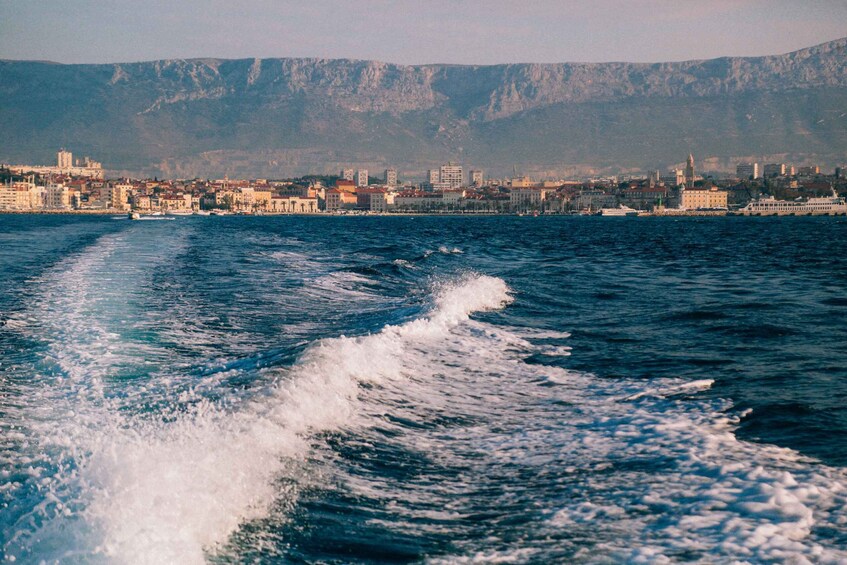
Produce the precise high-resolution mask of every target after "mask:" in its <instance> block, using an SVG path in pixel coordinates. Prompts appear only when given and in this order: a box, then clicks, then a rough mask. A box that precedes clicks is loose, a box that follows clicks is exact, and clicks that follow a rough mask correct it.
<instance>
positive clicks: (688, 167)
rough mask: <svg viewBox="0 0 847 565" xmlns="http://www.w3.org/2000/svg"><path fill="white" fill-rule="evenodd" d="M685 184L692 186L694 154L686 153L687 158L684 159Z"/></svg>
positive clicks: (688, 186)
mask: <svg viewBox="0 0 847 565" xmlns="http://www.w3.org/2000/svg"><path fill="white" fill-rule="evenodd" d="M685 186H686V187H687V188H693V187H694V155H692V154H691V153H689V154H688V159H687V160H686V161H685Z"/></svg>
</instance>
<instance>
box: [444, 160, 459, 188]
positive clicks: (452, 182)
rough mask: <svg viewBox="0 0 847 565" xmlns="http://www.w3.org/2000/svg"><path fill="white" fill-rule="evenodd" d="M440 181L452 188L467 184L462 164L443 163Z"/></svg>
mask: <svg viewBox="0 0 847 565" xmlns="http://www.w3.org/2000/svg"><path fill="white" fill-rule="evenodd" d="M438 181H439V182H441V183H442V184H445V185H447V187H448V188H450V189H453V188H459V187H461V186H462V185H464V184H465V179H464V173H463V172H462V166H461V165H456V164H453V163H448V164H446V165H441V169H440V170H439V174H438Z"/></svg>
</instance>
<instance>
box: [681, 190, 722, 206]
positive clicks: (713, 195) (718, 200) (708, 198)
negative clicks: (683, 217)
mask: <svg viewBox="0 0 847 565" xmlns="http://www.w3.org/2000/svg"><path fill="white" fill-rule="evenodd" d="M727 194H728V193H727V192H726V191H725V190H718V189H717V188H716V187H713V188H710V189H708V190H691V189H688V188H686V189H683V190H681V191H680V194H679V207H680V209H682V210H716V209H719V210H725V209H726V207H727Z"/></svg>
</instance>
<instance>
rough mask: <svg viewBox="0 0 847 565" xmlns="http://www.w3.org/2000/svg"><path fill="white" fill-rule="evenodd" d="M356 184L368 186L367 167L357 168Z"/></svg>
mask: <svg viewBox="0 0 847 565" xmlns="http://www.w3.org/2000/svg"><path fill="white" fill-rule="evenodd" d="M356 186H368V170H367V169H359V170H358V171H356Z"/></svg>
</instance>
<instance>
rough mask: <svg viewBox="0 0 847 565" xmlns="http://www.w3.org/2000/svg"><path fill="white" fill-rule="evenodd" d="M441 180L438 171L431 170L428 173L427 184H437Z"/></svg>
mask: <svg viewBox="0 0 847 565" xmlns="http://www.w3.org/2000/svg"><path fill="white" fill-rule="evenodd" d="M439 180H440V176H439V172H438V169H430V170H429V171H427V175H426V182H427V183H429V184H436V183H438V181H439Z"/></svg>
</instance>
